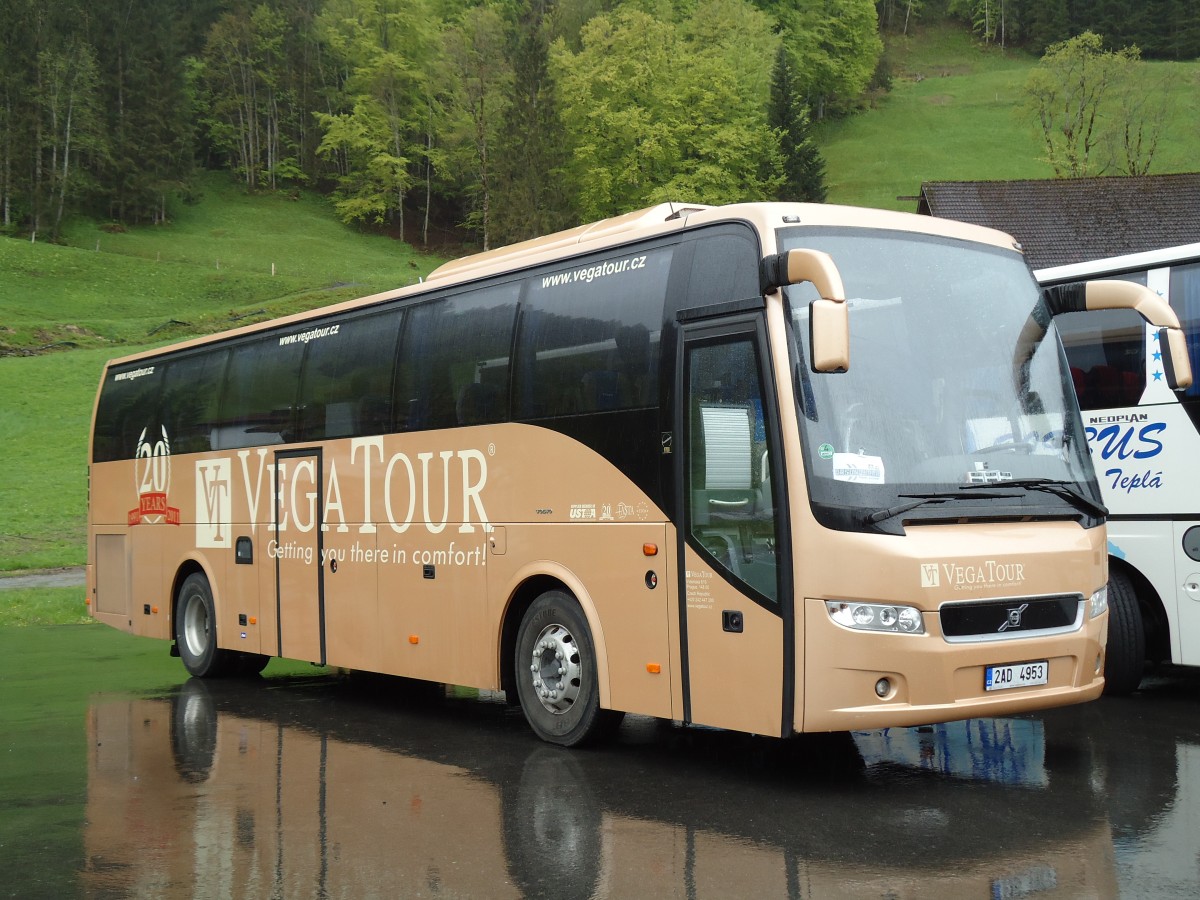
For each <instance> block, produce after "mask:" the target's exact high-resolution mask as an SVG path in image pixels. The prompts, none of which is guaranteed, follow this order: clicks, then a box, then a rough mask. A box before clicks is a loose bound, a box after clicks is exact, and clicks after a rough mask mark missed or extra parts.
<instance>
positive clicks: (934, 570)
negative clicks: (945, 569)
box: [921, 563, 942, 588]
mask: <svg viewBox="0 0 1200 900" xmlns="http://www.w3.org/2000/svg"><path fill="white" fill-rule="evenodd" d="M941 584H942V579H941V576H940V575H939V574H938V564H937V563H921V587H925V588H930V587H941Z"/></svg>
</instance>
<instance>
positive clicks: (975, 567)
mask: <svg viewBox="0 0 1200 900" xmlns="http://www.w3.org/2000/svg"><path fill="white" fill-rule="evenodd" d="M920 565H921V587H923V588H936V587H942V586H943V585H945V586H947V587H950V588H953V589H954V590H956V591H963V590H974V589H977V588H997V587H1006V586H1012V585H1017V584H1020V583H1022V582H1023V581H1024V580H1025V564H1024V563H1019V562H1000V561H999V560H995V559H985V560H983V561H982V562H971V563H958V562H943V563H928V562H923V563H921V564H920ZM1020 613H1021V611H1018V612H1017V619H1018V622H1019V621H1020ZM1013 627H1016V623H1014V625H1013Z"/></svg>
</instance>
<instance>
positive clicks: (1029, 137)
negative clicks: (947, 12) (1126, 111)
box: [816, 24, 1200, 212]
mask: <svg viewBox="0 0 1200 900" xmlns="http://www.w3.org/2000/svg"><path fill="white" fill-rule="evenodd" d="M888 54H889V59H890V61H891V64H892V77H893V81H892V90H891V91H890V92H889V93H887V94H886V95H883V96H881V97H879V98H878V99H877V100H876V101H875V103H874V105H873V107H872V108H871V109H870V110H868V111H867V112H865V113H862V114H860V115H857V116H854V117H852V118H849V119H843V120H839V121H836V122H828V123H825V124H823V125H822V127H821V128H819V129H818V130H817V135H816V137H817V143H818V145H819V146H820V148H821V153H822V154H823V155H824V157H825V161H826V179H827V184H828V188H829V197H828V199H829V202H831V203H846V204H850V205H854V206H877V207H882V208H884V209H899V210H906V211H909V212H912V211H915V209H916V203H915V201H913V200H911V199H899V198H909V197H913V196H915V195H916V194H918V193H919V192H920V188H921V182H923V181H947V180H960V179H961V180H1007V179H1014V178H1053V177H1054V171H1053V169H1052V168H1051V167H1050V165H1049V164H1048V163H1046V162H1044V161H1043V157H1044V151H1043V149H1042V146H1041V139H1040V137H1039V135H1038V133H1037V132H1036V131H1035V123H1034V122H1033V121H1031V120H1030V119H1029V118H1028V116H1027V114H1023V113H1022V112H1021V110H1020V105H1021V89H1022V86H1023V85H1024V83H1025V80H1026V78H1027V77H1028V75H1029V71H1030V69H1032V68H1033V66H1034V65H1035V64H1036V62H1037V60H1036V59H1035V58H1034V57H1033V56H1030V55H1029V54H1027V53H1024V52H1021V51H1013V50H1008V51H1002V50H999V49H998V48H995V47H983V46H980V45H979V44H978V43H977V42H976V41H975V39H974V38H973V36H972V35H971V34H969V33H968V32H967V31H965V30H964V29H961V28H957V27H955V26H952V25H948V24H940V25H931V26H928V27H922V28H920V29H918V30H917V31H916V32H914V33H913V34H912V35H911V36H909V37H907V38H906V37H903V36H897V37H895V38H892V39H891V40H890V43H889V49H888ZM1142 78H1143V81H1144V82H1145V83H1146V85H1147V87H1148V88H1149V87H1150V86H1152V85H1158V84H1162V85H1165V87H1166V89H1167V91H1168V94H1169V113H1168V121H1167V125H1166V128H1165V130H1164V134H1163V137H1162V141H1161V143H1160V146H1159V148H1158V152H1157V153H1156V154H1155V157H1154V165H1153V167H1152V170H1151V171H1152V173H1153V174H1156V175H1158V174H1166V173H1170V172H1192V171H1196V170H1197V168H1200V126H1197V125H1196V120H1197V113H1198V111H1200V106H1198V103H1197V87H1198V86H1200V64H1196V63H1167V62H1154V63H1147V64H1146V65H1145V68H1144V71H1143V73H1142ZM1110 174H1113V173H1110Z"/></svg>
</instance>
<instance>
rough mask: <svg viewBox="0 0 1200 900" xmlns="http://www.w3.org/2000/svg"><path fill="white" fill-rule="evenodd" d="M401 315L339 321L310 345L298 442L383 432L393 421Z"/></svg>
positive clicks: (396, 311) (384, 314) (382, 315)
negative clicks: (331, 330) (394, 376)
mask: <svg viewBox="0 0 1200 900" xmlns="http://www.w3.org/2000/svg"><path fill="white" fill-rule="evenodd" d="M401 316H402V313H401V312H400V311H398V310H390V311H388V312H385V313H383V314H381V315H373V316H362V317H359V318H355V319H344V320H342V321H340V322H338V323H337V324H338V331H337V333H335V334H332V335H328V336H326V337H323V338H321V339H319V340H314V341H312V342H311V343H310V344H309V345H308V350H307V355H306V356H305V360H304V388H303V390H302V391H301V393H300V396H301V397H303V398H304V400H303V403H302V408H301V410H300V425H299V439H300V440H304V441H316V440H328V439H331V438H340V437H355V436H358V435H366V434H382V433H384V432H386V431H387V430H388V428H389V426H390V422H391V392H392V374H393V373H392V368H393V366H394V365H395V359H396V342H397V340H398V339H399V330H400V322H401Z"/></svg>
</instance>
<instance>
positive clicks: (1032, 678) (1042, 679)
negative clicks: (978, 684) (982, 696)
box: [984, 659, 1050, 691]
mask: <svg viewBox="0 0 1200 900" xmlns="http://www.w3.org/2000/svg"><path fill="white" fill-rule="evenodd" d="M985 672H986V681H985V683H984V689H985V690H989V691H1003V690H1007V689H1008V688H1018V687H1028V686H1030V685H1034V684H1045V683H1046V682H1047V681H1048V680H1049V676H1050V664H1049V663H1048V662H1047V661H1046V660H1044V659H1042V660H1038V661H1037V662H1026V663H1016V664H1015V665H1011V666H988V667H987V669H986V670H985Z"/></svg>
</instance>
